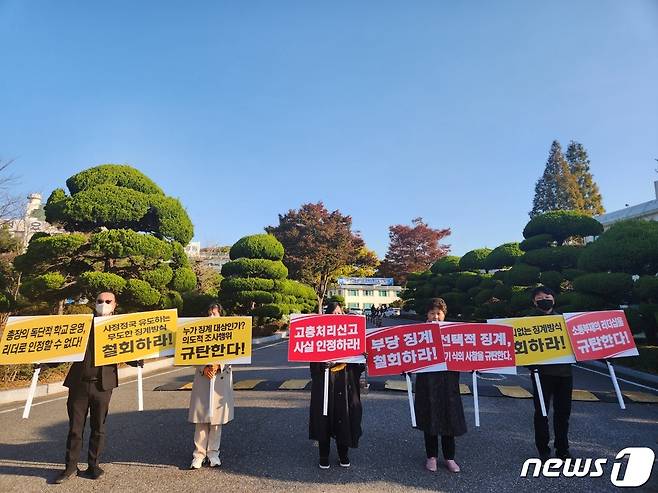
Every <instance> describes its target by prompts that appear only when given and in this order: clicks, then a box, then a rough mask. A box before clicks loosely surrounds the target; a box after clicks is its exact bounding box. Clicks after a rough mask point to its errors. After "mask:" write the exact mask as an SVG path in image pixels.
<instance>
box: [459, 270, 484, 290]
mask: <svg viewBox="0 0 658 493" xmlns="http://www.w3.org/2000/svg"><path fill="white" fill-rule="evenodd" d="M481 281H482V278H481V277H480V276H479V275H477V274H475V273H474V272H460V273H459V275H458V276H457V280H456V282H455V286H456V287H457V289H459V290H460V291H468V290H469V289H470V288H473V287H475V286H477V285H478V284H480V282H481Z"/></svg>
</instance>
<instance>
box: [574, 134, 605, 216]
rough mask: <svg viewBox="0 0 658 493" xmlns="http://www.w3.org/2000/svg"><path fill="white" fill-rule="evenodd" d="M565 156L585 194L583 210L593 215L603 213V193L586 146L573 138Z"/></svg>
mask: <svg viewBox="0 0 658 493" xmlns="http://www.w3.org/2000/svg"><path fill="white" fill-rule="evenodd" d="M565 157H566V159H567V162H568V163H569V170H570V171H571V174H573V175H574V176H575V177H576V181H577V182H578V188H579V189H580V193H581V195H582V196H583V211H584V212H587V213H588V214H590V215H593V216H595V215H598V214H603V213H604V212H605V209H604V208H603V203H602V198H601V193H600V192H599V187H598V185H597V184H596V182H595V181H594V177H593V176H592V173H591V172H590V167H589V165H590V163H589V157H588V156H587V151H586V150H585V147H584V146H583V145H582V144H581V143H579V142H576V141H574V140H572V141H571V142H570V143H569V147H568V148H567V153H566V155H565Z"/></svg>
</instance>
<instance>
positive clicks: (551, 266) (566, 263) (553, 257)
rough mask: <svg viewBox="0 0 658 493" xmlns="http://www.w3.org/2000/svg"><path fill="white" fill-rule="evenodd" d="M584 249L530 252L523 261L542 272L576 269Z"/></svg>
mask: <svg viewBox="0 0 658 493" xmlns="http://www.w3.org/2000/svg"><path fill="white" fill-rule="evenodd" d="M583 251H584V248H582V247H578V246H558V247H548V248H540V249H539V250H530V251H529V252H526V253H525V254H524V255H523V258H522V261H523V262H524V263H526V264H528V265H534V266H536V267H540V268H541V269H542V270H561V269H569V268H573V267H576V265H578V257H579V256H580V255H581V253H582V252H583Z"/></svg>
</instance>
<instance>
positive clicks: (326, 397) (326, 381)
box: [322, 368, 329, 416]
mask: <svg viewBox="0 0 658 493" xmlns="http://www.w3.org/2000/svg"><path fill="white" fill-rule="evenodd" d="M328 414H329V368H325V369H324V402H323V403H322V416H327V415H328Z"/></svg>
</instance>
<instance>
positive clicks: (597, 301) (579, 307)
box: [556, 291, 609, 313]
mask: <svg viewBox="0 0 658 493" xmlns="http://www.w3.org/2000/svg"><path fill="white" fill-rule="evenodd" d="M556 304H557V306H558V308H559V309H560V311H562V312H564V313H568V312H569V311H572V312H573V311H576V312H578V311H595V310H601V309H603V308H605V307H606V306H608V305H609V303H607V302H606V300H605V299H604V298H602V297H601V296H597V295H594V294H588V293H579V292H575V291H572V292H570V293H565V294H562V295H560V296H558V298H557V300H556Z"/></svg>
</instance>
